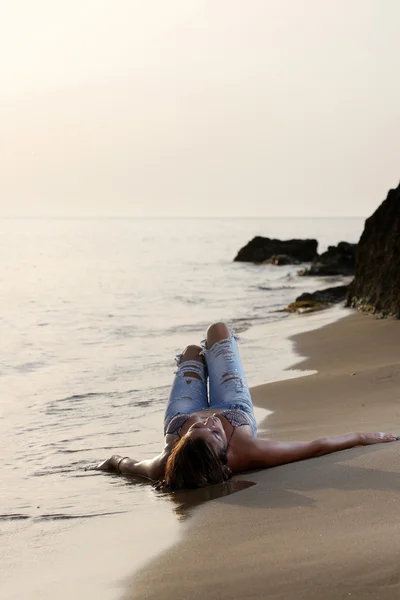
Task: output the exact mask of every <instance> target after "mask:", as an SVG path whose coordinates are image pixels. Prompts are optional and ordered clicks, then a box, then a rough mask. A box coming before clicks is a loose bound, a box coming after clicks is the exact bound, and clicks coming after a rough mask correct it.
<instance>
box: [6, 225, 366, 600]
mask: <svg viewBox="0 0 400 600" xmlns="http://www.w3.org/2000/svg"><path fill="white" fill-rule="evenodd" d="M363 225H364V220H363V219H361V218H354V219H196V220H195V219H173V220H169V219H103V220H101V219H99V220H94V219H92V220H89V219H87V220H83V219H82V220H78V219H77V220H52V219H47V220H45V219H43V220H34V219H32V220H29V219H21V220H16V219H15V220H13V219H3V220H0V251H1V257H2V261H1V265H0V284H1V287H0V326H1V340H2V352H1V362H0V378H1V396H0V401H1V411H0V455H1V457H2V463H3V469H2V478H1V485H2V489H1V494H0V519H1V520H0V528H1V529H0V535H1V537H2V541H1V546H2V548H3V556H2V562H3V567H4V565H5V572H6V573H7V576H6V578H5V580H4V581H5V583H3V584H0V596H1V597H4V598H13V597H14V596H13V595H12V592H14V591H15V598H18V599H19V600H21V598H23V597H24V595H23V594H22V593H21V591H18V584H16V582H15V573H16V572H18V576H19V577H22V578H23V577H24V576H29V577H32V581H34V582H36V583H35V584H34V585H35V586H36V587H35V586H33V588H32V590H31V595H29V596H26V598H28V597H29V599H30V600H32V599H33V598H42V597H47V596H46V593H48V594H50V593H54V589H55V588H54V589H53V587H52V585H53V583H54V586H56V579H57V578H56V576H55V575H53V576H52V577H53V579H54V582H53V583H52V579H51V577H50V575H49V578H50V579H49V580H48V581H46V578H44V579H43V574H42V575H41V579H40V581H39V580H37V581H36V579H35V573H36V572H37V571H38V569H39V570H40V569H41V567H40V564H41V563H40V561H41V560H46V561H47V562H48V563H49V564H50V565H51V564H53V567H52V568H53V569H54V571H53V572H57V560H58V559H57V556H59V553H60V550H59V548H60V546H64V547H65V546H68V543H69V542H68V541H67V540H68V539H73V537H71V538H69V537H68V536H71V531H72V530H73V529H74V528H75V529H74V531H76V530H77V529H76V528H82V527H83V522H84V521H87V520H88V519H91V520H93V519H94V520H101V519H110V518H111V519H112V518H113V517H112V515H119V514H121V513H122V514H127V513H132V515H133V516H132V518H134V515H135V514H136V515H138V514H140V515H144V514H147V516H148V514H149V513H148V511H149V510H153V513H152V514H153V515H154V511H157V510H164V509H163V508H160V507H161V506H162V505H163V500H162V499H158V498H157V497H156V495H155V493H154V492H153V491H152V490H151V488H150V487H149V486H148V485H146V484H135V485H132V484H129V482H126V481H125V480H121V478H116V477H112V476H107V475H104V474H102V473H98V472H94V471H90V470H89V471H85V470H84V469H85V467H86V466H87V465H93V464H94V463H96V462H98V461H100V460H102V459H104V458H106V457H107V456H109V455H110V454H112V453H114V452H117V453H120V454H124V455H130V456H132V457H135V458H139V459H140V458H144V457H147V456H152V455H154V454H155V453H157V452H158V451H159V450H160V449H161V446H162V410H163V407H164V404H165V401H166V398H167V396H168V391H169V386H170V383H171V378H172V373H173V369H174V361H173V358H174V355H175V354H176V353H177V352H178V351H180V350H181V349H182V347H184V346H185V345H187V344H189V343H198V342H199V341H200V340H201V339H202V338H203V337H204V332H205V329H206V327H207V326H208V325H209V324H210V323H212V322H213V321H218V320H225V321H227V322H229V323H230V324H231V325H232V326H233V327H234V328H235V329H236V330H237V331H238V332H239V333H240V334H241V336H242V338H243V340H242V355H243V360H244V363H245V368H246V371H247V373H248V381H249V384H250V385H255V384H259V383H263V382H266V381H271V380H274V379H279V378H282V377H284V376H285V375H283V374H282V368H283V367H282V365H284V366H287V360H289V357H288V356H283V354H284V353H285V352H286V350H284V349H283V346H282V337H283V336H278V335H275V336H272V337H271V338H270V339H269V342H268V345H267V344H266V343H265V341H264V337H263V335H261V334H260V335H257V326H258V325H263V326H265V324H267V325H266V326H268V323H270V324H271V327H275V331H276V327H277V324H279V322H282V331H284V332H285V334H284V335H285V336H287V335H290V333H291V332H292V329H291V325H290V323H292V322H293V323H294V322H295V321H296V320H297V321H298V319H299V317H289V318H288V317H287V315H286V314H285V313H281V312H277V311H278V310H279V309H280V308H282V307H284V306H285V305H287V304H288V303H289V302H291V301H293V300H294V299H295V297H296V296H297V295H299V294H300V293H301V292H303V291H312V290H315V289H318V288H323V287H325V286H328V285H330V284H334V283H332V282H327V281H321V279H318V280H316V279H310V278H300V277H298V276H297V275H296V271H297V269H298V268H299V267H290V266H289V267H287V266H284V267H275V266H271V265H263V266H255V265H252V264H244V263H234V262H233V258H234V256H235V255H236V253H237V251H238V250H239V249H240V248H241V247H242V246H243V245H245V244H246V243H247V242H248V241H249V240H250V239H251V238H252V237H253V236H255V235H264V236H268V237H277V238H281V239H288V238H292V237H302V238H306V237H315V238H317V239H318V240H319V251H320V252H322V251H323V250H324V249H326V247H327V246H328V245H329V244H336V243H337V242H339V241H341V240H346V241H350V242H356V241H358V238H359V236H360V234H361V232H362V229H363ZM336 281H337V283H340V281H339V280H335V282H336ZM300 318H301V317H300ZM284 320H285V321H284ZM303 321H306V318H303ZM283 323H285V326H284V327H283ZM306 327H307V325H306V326H305V328H306ZM263 331H265V327H264V329H263ZM293 331H294V328H293ZM254 332H256V333H254ZM271 339H272V340H273V341H272V342H271ZM285 358H286V363H285ZM278 365H280V366H278ZM164 503H165V501H164ZM149 506H150V507H151V509H150V508H149ZM110 515H111V516H110ZM103 542H104V544H106V545H108V547H112V539H111V538H109V539H106V540H103ZM110 545H111V546H110ZM5 548H7V550H6V551H5V550H4V549H5ZM72 552H74V551H73V550H72ZM79 552H83V550H82V549H80V550H79ZM79 552H78V555H79ZM144 555H146V552H145V551H144ZM59 560H61V558H60V559H59ZM77 560H78V559H77ZM49 561H50V562H49ZM51 561H53V563H52V562H51ZM62 561H63V562H64V563H65V556H64V557H63V558H62ZM93 569H94V567H93ZM91 577H94V578H96V577H98V573H97V572H96V570H95V569H94V571H93V573H91ZM2 585H4V586H6V587H4V590H5V591H6V592H7V594H6V595H4V594H2V593H1V590H2ZM16 585H17V587H16ZM43 586H45V587H43ZM46 586H47V587H46ZM82 589H84V587H83V588H82ZM70 591H73V589H71V590H70ZM49 597H50V596H49ZM53 597H61V596H57V595H56V596H53ZM75 597H79V598H80V597H82V598H83V597H88V596H84V595H82V596H79V595H76V594H75ZM104 597H106V596H104ZM107 597H108V596H107ZM96 598H100V595H97V596H96Z"/></svg>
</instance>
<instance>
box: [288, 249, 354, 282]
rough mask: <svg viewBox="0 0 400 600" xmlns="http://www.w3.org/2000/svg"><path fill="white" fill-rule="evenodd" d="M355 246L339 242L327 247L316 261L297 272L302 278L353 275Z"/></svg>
mask: <svg viewBox="0 0 400 600" xmlns="http://www.w3.org/2000/svg"><path fill="white" fill-rule="evenodd" d="M356 251H357V244H349V243H348V242H339V243H338V245H337V246H329V247H328V250H327V251H326V252H324V253H323V254H321V256H319V257H318V260H317V261H316V262H315V263H314V264H313V265H311V266H310V267H307V268H306V269H302V270H300V271H299V272H298V275H301V276H303V277H313V276H317V277H318V276H319V277H321V276H323V277H325V276H331V275H354V269H355V262H356Z"/></svg>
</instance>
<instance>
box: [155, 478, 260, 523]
mask: <svg viewBox="0 0 400 600" xmlns="http://www.w3.org/2000/svg"><path fill="white" fill-rule="evenodd" d="M253 485H256V484H255V482H253V481H239V480H234V479H233V480H230V481H225V482H224V483H219V484H217V485H210V486H207V487H204V488H198V489H195V490H180V491H178V492H158V493H159V494H160V496H161V495H162V496H163V498H165V499H166V500H168V501H170V502H171V503H172V504H173V506H172V510H173V512H174V513H175V515H176V516H177V518H178V520H179V521H184V520H185V519H187V518H188V517H190V516H191V514H192V512H193V509H194V508H195V507H196V506H200V505H201V504H204V503H205V502H209V501H210V500H216V499H217V498H223V497H224V496H229V495H230V494H235V493H236V492H241V491H242V490H245V489H247V488H249V487H251V486H253Z"/></svg>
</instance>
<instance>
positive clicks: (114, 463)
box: [96, 454, 122, 471]
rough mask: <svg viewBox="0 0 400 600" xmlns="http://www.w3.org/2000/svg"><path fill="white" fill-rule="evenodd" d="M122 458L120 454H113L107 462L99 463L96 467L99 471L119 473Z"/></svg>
mask: <svg viewBox="0 0 400 600" xmlns="http://www.w3.org/2000/svg"><path fill="white" fill-rule="evenodd" d="M121 458H122V456H120V455H119V454H113V455H112V456H110V458H107V460H103V462H101V463H99V464H98V465H97V467H96V470H97V471H117V467H118V463H119V461H120V460H121Z"/></svg>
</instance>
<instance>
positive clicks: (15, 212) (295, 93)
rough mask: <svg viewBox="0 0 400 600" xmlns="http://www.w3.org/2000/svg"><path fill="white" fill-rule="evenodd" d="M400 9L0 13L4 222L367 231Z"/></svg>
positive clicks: (233, 6)
mask: <svg viewBox="0 0 400 600" xmlns="http://www.w3.org/2000/svg"><path fill="white" fill-rule="evenodd" d="M399 23H400V2H399V1H398V0H145V1H143V0H140V1H137V0H115V1H114V2H111V0H108V1H104V0H68V1H66V0H63V1H61V0H26V1H23V0H12V1H11V2H6V1H5V0H0V82H1V84H0V165H1V173H0V215H1V216H92V215H93V216H125V215H126V216H171V217H173V216H210V217H212V216H216V217H221V216H248V217H251V216H331V215H332V216H353V215H354V216H368V215H369V214H371V213H372V212H373V211H374V210H375V208H376V207H377V206H378V205H379V203H380V202H381V201H382V200H383V199H384V198H385V196H386V193H387V190H388V189H389V188H390V187H394V186H396V185H397V184H398V181H399V179H400V79H399V74H400V36H399V34H398V30H399Z"/></svg>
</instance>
